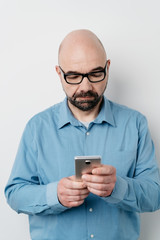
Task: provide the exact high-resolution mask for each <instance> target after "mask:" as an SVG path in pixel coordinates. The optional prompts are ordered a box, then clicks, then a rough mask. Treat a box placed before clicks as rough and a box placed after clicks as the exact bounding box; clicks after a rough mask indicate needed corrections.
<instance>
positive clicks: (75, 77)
mask: <svg viewBox="0 0 160 240" xmlns="http://www.w3.org/2000/svg"><path fill="white" fill-rule="evenodd" d="M78 78H79V75H68V76H67V79H69V80H76V79H78Z"/></svg>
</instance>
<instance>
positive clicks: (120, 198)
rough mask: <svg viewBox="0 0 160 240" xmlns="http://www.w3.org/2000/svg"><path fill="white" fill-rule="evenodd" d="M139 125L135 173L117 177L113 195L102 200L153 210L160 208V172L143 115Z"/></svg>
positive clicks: (130, 209)
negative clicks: (130, 176) (130, 175)
mask: <svg viewBox="0 0 160 240" xmlns="http://www.w3.org/2000/svg"><path fill="white" fill-rule="evenodd" d="M138 128H139V131H138V132H139V136H138V143H137V159H136V167H135V171H134V176H133V178H129V177H127V176H126V177H124V176H117V182H116V185H115V188H114V190H113V192H112V194H111V196H109V197H106V198H103V199H104V200H105V201H106V202H108V203H111V204H115V205H117V206H118V207H120V208H123V209H124V210H127V211H136V212H151V211H155V210H157V209H159V208H160V174H159V168H158V164H157V161H156V157H155V149H154V145H153V142H152V139H151V136H150V133H149V130H148V125H147V120H146V118H145V117H144V116H143V117H142V118H141V120H140V121H139V124H138Z"/></svg>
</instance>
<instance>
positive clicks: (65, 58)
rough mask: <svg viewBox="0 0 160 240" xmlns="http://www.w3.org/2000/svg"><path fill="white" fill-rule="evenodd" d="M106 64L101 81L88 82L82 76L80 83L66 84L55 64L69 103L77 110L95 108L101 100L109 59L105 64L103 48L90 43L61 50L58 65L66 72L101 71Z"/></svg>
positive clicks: (106, 78)
mask: <svg viewBox="0 0 160 240" xmlns="http://www.w3.org/2000/svg"><path fill="white" fill-rule="evenodd" d="M105 66H106V76H105V78H104V80H103V81H101V82H96V83H93V82H90V81H89V80H88V79H87V77H84V78H83V81H82V82H81V83H80V84H77V85H72V84H68V83H67V82H66V81H65V79H64V76H63V72H62V71H61V69H60V68H59V66H56V71H57V73H58V75H59V77H60V79H61V83H62V87H63V90H64V92H65V93H66V96H67V98H68V102H69V105H72V106H75V107H76V108H78V109H79V110H82V111H89V110H92V109H94V108H95V106H97V104H98V103H99V102H100V101H101V99H102V96H103V93H104V91H105V89H106V86H107V81H108V72H109V66H110V61H109V60H108V61H107V64H106V55H105V54H104V53H103V50H102V49H101V50H99V49H98V48H97V47H95V48H94V47H93V46H91V47H90V45H88V46H82V47H77V48H74V50H73V49H72V48H71V49H70V50H69V49H67V50H65V54H64V51H63V55H62V56H61V61H60V67H61V68H62V69H63V71H64V72H65V73H66V74H68V73H82V74H86V73H90V72H96V71H101V70H103V69H104V67H105Z"/></svg>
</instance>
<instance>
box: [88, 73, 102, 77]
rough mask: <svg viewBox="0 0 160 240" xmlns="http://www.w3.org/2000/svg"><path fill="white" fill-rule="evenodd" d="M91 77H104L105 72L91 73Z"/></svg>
mask: <svg viewBox="0 0 160 240" xmlns="http://www.w3.org/2000/svg"><path fill="white" fill-rule="evenodd" d="M90 76H91V77H101V76H103V72H95V73H90Z"/></svg>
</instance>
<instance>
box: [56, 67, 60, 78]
mask: <svg viewBox="0 0 160 240" xmlns="http://www.w3.org/2000/svg"><path fill="white" fill-rule="evenodd" d="M55 69H56V72H57V74H58V76H59V77H60V78H61V70H60V68H59V66H57V65H56V66H55Z"/></svg>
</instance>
